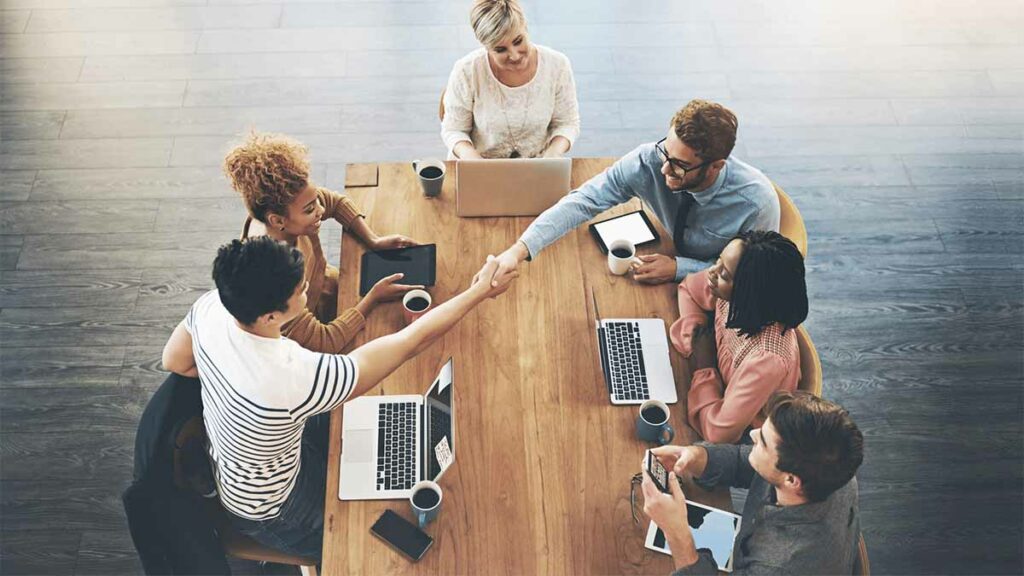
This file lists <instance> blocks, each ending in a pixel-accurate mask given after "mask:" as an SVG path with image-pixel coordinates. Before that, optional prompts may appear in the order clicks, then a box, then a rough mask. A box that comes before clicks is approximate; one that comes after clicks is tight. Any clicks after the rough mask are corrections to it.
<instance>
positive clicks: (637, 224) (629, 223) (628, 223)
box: [590, 210, 658, 254]
mask: <svg viewBox="0 0 1024 576" xmlns="http://www.w3.org/2000/svg"><path fill="white" fill-rule="evenodd" d="M590 233H591V234H593V236H594V240H595V241H596V242H597V245H598V246H600V247H601V252H604V253H605V254H607V253H608V245H609V244H611V243H612V241H613V240H619V239H624V240H629V241H630V242H632V243H633V246H640V245H643V244H647V243H649V242H655V241H657V240H658V232H657V231H656V230H655V229H654V225H653V224H651V221H650V220H649V219H648V218H647V214H646V213H644V211H643V210H637V211H635V212H630V213H629V214H623V215H622V216H615V217H613V218H609V219H607V220H602V221H600V222H595V223H594V224H591V225H590Z"/></svg>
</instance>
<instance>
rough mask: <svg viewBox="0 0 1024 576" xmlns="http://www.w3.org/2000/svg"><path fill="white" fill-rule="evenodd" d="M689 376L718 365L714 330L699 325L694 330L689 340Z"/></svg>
mask: <svg viewBox="0 0 1024 576" xmlns="http://www.w3.org/2000/svg"><path fill="white" fill-rule="evenodd" d="M690 349H691V351H692V352H691V353H690V357H689V358H687V361H688V362H689V363H690V374H693V373H694V372H696V371H697V370H703V369H704V368H714V367H715V366H717V365H718V351H717V349H716V348H715V329H714V328H713V327H711V326H709V325H706V324H705V325H701V326H698V327H697V328H695V329H694V331H693V338H692V339H691V340H690Z"/></svg>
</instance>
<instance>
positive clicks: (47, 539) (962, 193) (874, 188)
mask: <svg viewBox="0 0 1024 576" xmlns="http://www.w3.org/2000/svg"><path fill="white" fill-rule="evenodd" d="M468 4H469V2H468V0H459V1H449V0H433V1H431V2H411V3H406V2H397V1H378V2H339V3H328V2H318V3H312V2H311V3H290V2H284V1H283V0H265V1H264V0H0V7H2V8H3V10H2V11H0V33H2V34H0V56H2V59H0V80H2V88H0V169H2V175H0V179H2V182H0V572H2V573H3V574H120V573H138V572H139V571H140V565H139V563H138V560H137V558H136V557H135V554H134V550H133V548H132V545H131V541H130V539H129V536H128V533H127V530H126V524H125V519H124V513H123V510H122V507H121V501H120V492H121V491H122V490H123V489H124V487H125V486H126V485H127V483H128V481H129V478H130V476H131V466H132V440H133V436H134V431H135V426H136V424H137V421H138V418H139V415H140V413H141V411H142V409H143V406H144V405H145V403H146V400H147V399H148V397H149V395H150V394H151V393H152V391H153V390H154V389H155V387H156V386H157V385H158V384H159V383H160V382H161V380H162V378H163V376H162V374H161V372H160V371H159V351H160V348H161V346H162V344H163V343H164V341H165V340H166V338H167V336H168V334H169V333H170V330H171V328H172V327H173V325H174V324H175V323H176V322H178V320H180V319H181V317H182V316H183V314H184V313H185V311H186V310H187V308H188V306H189V304H190V303H191V302H192V301H193V299H194V298H196V296H197V295H199V294H200V293H201V292H203V291H204V290H206V289H207V288H209V286H210V284H211V282H210V280H209V269H210V263H211V261H212V257H213V255H214V252H215V249H216V247H217V246H218V245H219V244H221V243H222V242H224V241H225V240H228V239H230V238H231V237H233V236H234V235H235V234H236V233H237V232H238V230H239V224H240V221H241V217H242V215H243V209H242V207H241V203H240V202H239V200H238V199H237V198H236V197H235V196H234V195H233V193H232V192H231V191H230V189H229V187H228V186H227V184H226V182H225V180H224V179H223V177H222V176H221V175H220V172H219V167H218V165H219V163H220V161H221V158H222V156H223V153H224V151H225V150H226V148H227V147H228V145H229V143H230V142H231V141H232V140H233V139H235V138H236V137H237V135H238V134H240V133H242V132H243V131H245V130H246V129H247V128H248V127H250V126H251V127H257V128H260V129H264V130H277V131H285V132H288V133H290V134H293V135H295V136H298V137H300V138H301V139H302V140H304V141H306V142H307V143H308V144H309V145H310V147H311V150H312V156H313V161H314V164H315V169H314V174H315V177H316V179H317V181H319V182H323V183H326V184H327V185H328V186H334V187H340V186H341V185H342V182H343V181H344V165H345V163H346V162H358V161H368V160H409V159H412V158H416V157H426V156H430V155H440V154H442V153H443V150H442V146H441V142H440V137H439V135H438V123H437V120H436V113H437V98H438V95H439V93H440V91H441V89H442V88H443V87H444V85H445V81H446V78H447V73H448V71H449V70H450V67H451V64H452V62H453V61H454V60H455V59H456V58H457V57H459V56H460V55H462V54H464V53H465V52H467V51H468V50H470V49H472V48H473V47H474V46H475V41H474V40H473V37H472V34H471V32H470V31H469V29H468V26H467V24H466V22H467V20H468V17H467V11H468V6H467V5H468ZM527 12H528V17H529V18H530V22H531V32H532V35H533V38H534V40H535V41H537V42H539V43H541V44H545V45H548V46H551V47H554V48H556V49H559V50H562V51H564V52H565V53H567V54H568V55H569V57H570V58H571V60H572V64H573V68H574V70H575V74H576V81H577V85H578V91H579V97H580V107H581V114H582V119H583V129H582V134H581V137H580V140H579V142H578V144H577V146H576V149H575V150H574V153H575V154H577V155H581V156H583V155H588V156H597V155H601V156H604V155H620V154H623V153H625V152H627V151H628V150H630V149H631V148H633V147H634V146H635V145H637V144H639V143H641V142H649V141H653V140H656V139H658V138H660V137H661V136H662V135H663V134H664V132H665V130H666V127H667V123H668V120H669V118H670V116H671V113H672V112H673V111H674V110H675V109H676V108H678V107H679V106H681V105H682V104H683V103H685V102H686V101H687V100H689V99H690V98H694V97H703V98H709V99H714V100H718V101H721V102H724V103H727V104H728V105H730V106H731V107H733V109H734V110H735V111H736V112H737V113H738V115H739V117H740V123H741V127H740V144H739V146H738V147H737V150H736V154H737V155H738V156H740V157H742V158H744V159H746V160H748V161H751V162H752V163H754V164H756V165H757V166H759V167H761V168H762V169H763V170H764V171H765V172H766V173H767V174H768V175H769V176H770V177H771V178H772V179H773V180H775V181H776V182H778V183H779V184H780V185H781V186H782V187H783V188H785V189H786V191H787V192H789V194H790V195H791V196H792V197H793V198H794V200H795V201H796V203H797V205H798V206H799V207H800V209H801V211H802V212H803V214H804V217H805V219H806V221H807V226H808V231H809V234H810V247H809V258H808V269H809V277H808V286H809V289H810V298H811V314H810V317H809V319H808V322H807V327H808V330H809V331H810V333H811V335H812V337H813V338H814V340H815V342H816V343H817V346H818V350H819V352H820V353H821V356H822V361H823V364H824V375H825V385H824V391H825V395H826V396H828V397H829V398H832V399H835V400H837V401H839V402H841V403H843V404H844V405H846V406H847V407H848V408H849V409H850V410H851V412H852V413H853V415H854V416H855V418H856V419H857V421H858V422H859V424H860V425H861V427H862V429H863V430H864V432H865V435H866V441H867V458H866V461H865V464H864V467H863V468H862V470H861V473H860V482H861V484H860V485H861V490H862V491H861V510H862V513H863V526H864V529H865V537H866V540H867V544H868V548H869V550H870V553H871V561H872V567H873V568H874V569H875V571H876V572H877V573H893V574H908V573H922V574H924V573H927V574H934V573H960V574H968V573H970V574H977V573H1007V574H1009V573H1013V574H1019V573H1021V572H1022V571H1024V566H1022V556H1024V550H1022V541H1024V537H1022V525H1024V518H1022V514H1024V501H1022V482H1024V479H1022V470H1024V460H1022V437H1024V435H1022V419H1024V413H1022V410H1024V405H1022V389H1024V386H1022V383H1024V382H1022V381H1024V258H1022V253H1024V235H1022V234H1024V233H1022V230H1024V5H1022V4H1021V3H1020V1H1019V0H990V1H984V0H976V1H966V0H964V1H961V0H930V1H928V2H923V1H918V2H915V1H910V0H866V1H858V2H844V1H840V0H828V1H825V0H822V1H818V2H813V3H812V2H806V1H800V2H797V1H795V0H782V1H776V0H771V1H769V0H761V1H759V0H720V1H716V2H697V1H691V0H686V1H682V0H680V1H666V0H628V1H627V0H622V1H616V2H613V1H611V0H576V1H572V2H570V1H549V0H544V1H539V0H538V1H531V2H528V3H527ZM332 234H333V236H332V238H336V235H337V231H336V230H334V231H333V232H325V235H328V236H331V235H332ZM326 243H327V244H328V245H332V246H333V245H336V240H334V239H329V240H328V241H327V242H326ZM500 248H501V247H500V246H495V247H494V249H495V250H499V249H500ZM335 257H336V255H335ZM527 273H529V272H528V271H527ZM581 529H584V528H583V527H581ZM240 568H241V569H242V570H243V571H244V570H251V569H252V566H244V565H241V566H240ZM496 568H498V567H496Z"/></svg>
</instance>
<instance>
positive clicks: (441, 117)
mask: <svg viewBox="0 0 1024 576" xmlns="http://www.w3.org/2000/svg"><path fill="white" fill-rule="evenodd" d="M447 91H448V89H447V88H445V89H444V90H441V103H440V104H439V105H438V107H437V118H438V119H439V120H440V121H441V122H444V93H445V92H447Z"/></svg>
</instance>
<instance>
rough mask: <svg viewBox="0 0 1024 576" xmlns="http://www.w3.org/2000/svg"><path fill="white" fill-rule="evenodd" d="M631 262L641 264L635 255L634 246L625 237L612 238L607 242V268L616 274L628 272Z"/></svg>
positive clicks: (620, 274)
mask: <svg viewBox="0 0 1024 576" xmlns="http://www.w3.org/2000/svg"><path fill="white" fill-rule="evenodd" d="M633 264H643V262H642V261H641V260H640V259H639V258H637V257H636V246H633V243H632V242H630V241H629V240H626V239H622V238H620V239H618V240H612V241H611V242H610V243H609V244H608V270H609V271H610V272H611V273H612V274H615V275H616V276H622V275H623V274H625V273H626V272H629V268H630V267H631V266H632V265H633Z"/></svg>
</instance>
